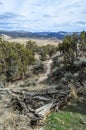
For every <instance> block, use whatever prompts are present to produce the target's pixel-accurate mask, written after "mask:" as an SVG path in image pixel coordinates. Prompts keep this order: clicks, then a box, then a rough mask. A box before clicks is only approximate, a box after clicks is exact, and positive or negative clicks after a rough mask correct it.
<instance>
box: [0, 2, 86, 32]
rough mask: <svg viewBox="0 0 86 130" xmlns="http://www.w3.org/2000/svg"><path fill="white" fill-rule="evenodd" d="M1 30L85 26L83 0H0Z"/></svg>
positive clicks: (78, 27)
mask: <svg viewBox="0 0 86 130" xmlns="http://www.w3.org/2000/svg"><path fill="white" fill-rule="evenodd" d="M0 30H18V31H19V30H24V31H29V32H48V31H51V32H58V31H67V32H79V31H83V30H86V0H0Z"/></svg>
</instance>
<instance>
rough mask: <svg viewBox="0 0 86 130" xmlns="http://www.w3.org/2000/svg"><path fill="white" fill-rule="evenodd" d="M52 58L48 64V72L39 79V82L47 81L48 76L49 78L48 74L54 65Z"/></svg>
mask: <svg viewBox="0 0 86 130" xmlns="http://www.w3.org/2000/svg"><path fill="white" fill-rule="evenodd" d="M52 62H53V61H52V60H51V59H50V60H49V61H48V62H47V64H46V72H45V74H43V75H42V76H41V77H40V78H39V80H38V81H37V83H42V82H43V81H45V80H46V79H47V78H48V75H49V74H50V72H51V65H52Z"/></svg>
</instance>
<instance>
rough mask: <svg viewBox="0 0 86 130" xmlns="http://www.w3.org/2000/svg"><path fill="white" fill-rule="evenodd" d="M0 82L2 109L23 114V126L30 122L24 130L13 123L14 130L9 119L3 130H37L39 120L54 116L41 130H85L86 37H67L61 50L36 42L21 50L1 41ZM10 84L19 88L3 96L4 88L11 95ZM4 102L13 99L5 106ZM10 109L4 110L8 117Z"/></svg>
mask: <svg viewBox="0 0 86 130" xmlns="http://www.w3.org/2000/svg"><path fill="white" fill-rule="evenodd" d="M50 60H51V61H52V62H50V63H49V61H50ZM47 71H49V72H47ZM40 78H41V79H44V80H40ZM19 80H22V81H23V84H22V85H16V84H15V82H18V81H19ZM39 81H41V82H39ZM0 82H1V87H3V90H2V89H1V90H0V93H1V100H0V102H1V104H2V105H3V104H5V105H6V103H7V104H10V105H8V106H9V107H8V108H9V109H10V108H11V110H10V111H11V112H12V113H13V114H15V115H16V116H18V114H20V115H21V120H22V119H23V118H24V122H26V123H25V125H26V126H25V125H24V129H23V128H21V127H20V126H19V124H21V122H22V121H20V122H19V124H18V122H17V121H16V120H17V119H15V117H12V121H13V122H12V123H13V125H12V124H10V120H11V118H10V119H9V121H7V120H4V121H2V130H3V129H4V127H5V130H8V129H11V130H14V129H16V130H31V129H36V126H39V124H38V122H39V120H40V119H41V120H42V119H43V120H44V119H45V117H46V116H45V115H47V113H48V114H49V113H51V112H54V111H56V112H55V113H52V114H50V115H49V117H48V118H47V119H45V123H44V122H42V123H41V125H40V126H42V129H43V130H85V126H86V120H85V118H86V111H85V107H86V32H84V31H83V32H82V33H81V34H76V33H74V34H73V35H71V36H66V37H65V38H64V40H63V42H61V43H59V44H58V47H57V46H55V45H46V46H44V45H43V46H37V44H36V43H35V42H32V41H27V43H26V44H25V45H23V44H19V43H16V42H8V41H4V40H2V39H0ZM8 83H14V84H15V87H14V88H10V90H9V91H7V92H6V91H5V92H4V93H3V91H4V88H7V90H8V87H9V85H8V86H7V85H6V84H8ZM2 84H3V85H2ZM11 89H12V90H11ZM18 94H19V95H18ZM9 95H10V96H9ZM6 96H7V97H9V98H8V100H7V101H6V102H5V98H6ZM3 98H4V99H3ZM2 99H3V100H4V103H2V101H3V100H2ZM10 99H11V100H10ZM71 101H72V102H71ZM70 104H71V105H70ZM65 105H66V108H64V106H65ZM79 105H80V106H79ZM52 106H53V107H52ZM47 107H48V108H47ZM49 107H50V108H49ZM1 108H2V107H1ZM3 108H4V107H3ZM8 108H7V109H6V107H5V110H6V111H7V112H8ZM63 108H64V109H63ZM58 109H60V111H59V112H57V111H58ZM46 111H47V112H46ZM82 111H83V112H84V114H83V112H82ZM8 113H9V112H8ZM74 113H75V115H73V114H74ZM77 113H78V114H77ZM16 118H18V117H16ZM26 120H28V122H29V123H27V121H26ZM6 121H7V122H6ZM5 123H7V124H5ZM16 124H17V125H16ZM73 124H74V127H72V125H73ZM8 126H9V127H8ZM17 126H18V127H17ZM34 126H35V127H34ZM14 127H15V128H14ZM37 129H39V128H37Z"/></svg>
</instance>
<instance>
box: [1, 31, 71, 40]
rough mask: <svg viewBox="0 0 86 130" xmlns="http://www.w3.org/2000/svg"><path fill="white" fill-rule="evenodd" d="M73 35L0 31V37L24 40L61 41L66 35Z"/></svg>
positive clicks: (67, 33)
mask: <svg viewBox="0 0 86 130" xmlns="http://www.w3.org/2000/svg"><path fill="white" fill-rule="evenodd" d="M71 34H73V33H72V32H64V31H60V32H34V33H33V32H25V31H0V35H7V36H9V37H12V38H18V37H25V38H45V39H48V38H50V39H63V38H64V37H65V36H67V35H71Z"/></svg>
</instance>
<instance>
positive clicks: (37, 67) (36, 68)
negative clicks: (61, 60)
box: [33, 62, 44, 74]
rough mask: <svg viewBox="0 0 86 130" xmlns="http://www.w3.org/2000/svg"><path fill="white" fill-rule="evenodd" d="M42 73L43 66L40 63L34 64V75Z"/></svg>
mask: <svg viewBox="0 0 86 130" xmlns="http://www.w3.org/2000/svg"><path fill="white" fill-rule="evenodd" d="M43 72H44V64H43V63H42V62H39V63H36V65H34V68H33V73H34V74H39V73H43Z"/></svg>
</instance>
